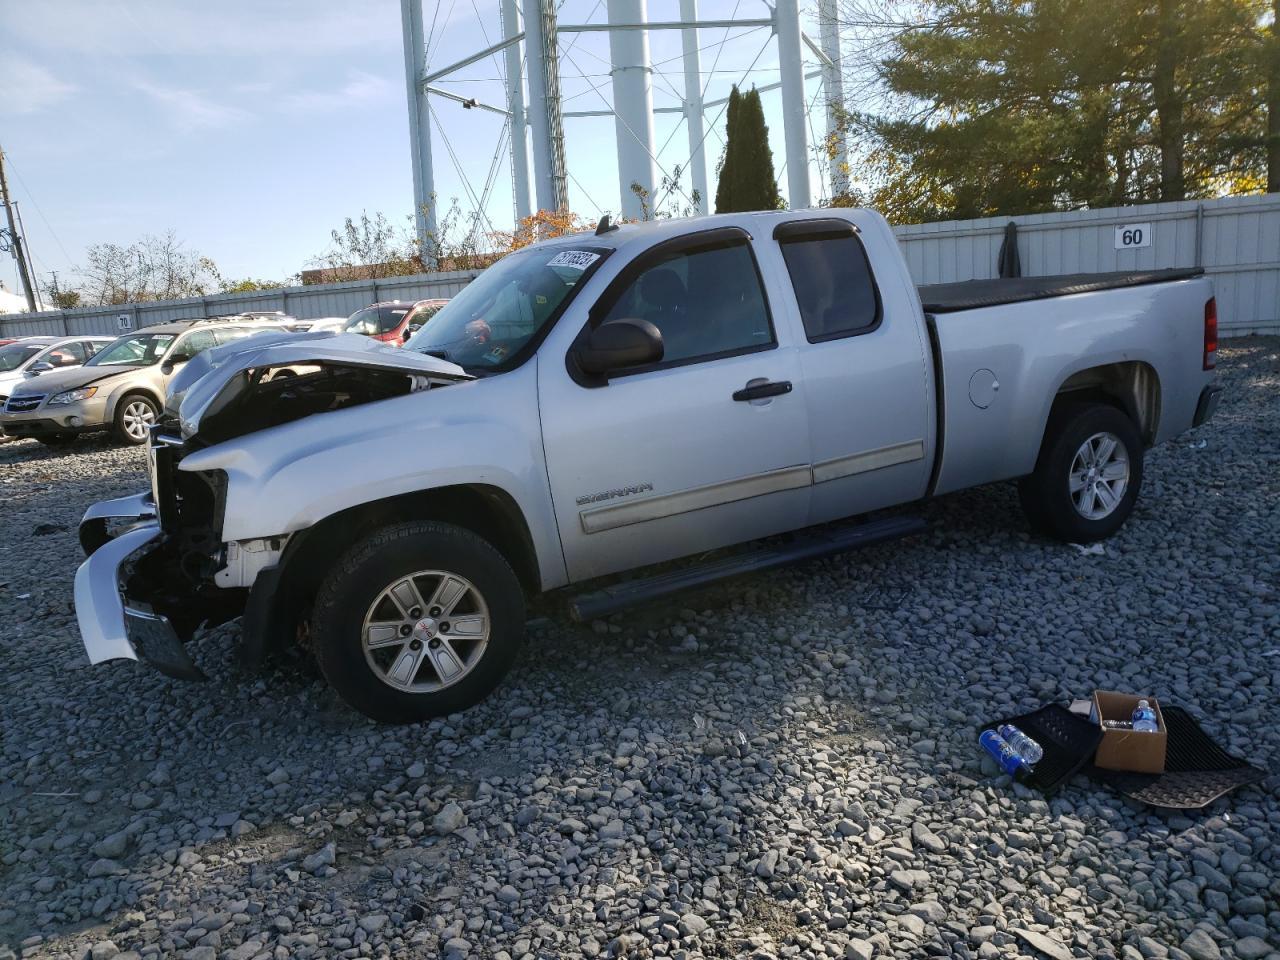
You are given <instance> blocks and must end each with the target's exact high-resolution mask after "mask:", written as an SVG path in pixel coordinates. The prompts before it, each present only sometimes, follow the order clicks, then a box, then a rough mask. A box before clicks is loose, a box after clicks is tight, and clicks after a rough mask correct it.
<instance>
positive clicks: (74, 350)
mask: <svg viewBox="0 0 1280 960" xmlns="http://www.w3.org/2000/svg"><path fill="white" fill-rule="evenodd" d="M88 359H89V357H88V355H87V354H86V353H85V349H84V344H83V343H80V342H79V341H72V342H70V343H60V344H58V345H57V346H56V347H52V348H51V349H50V350H49V352H48V353H46V354H45V355H44V356H43V357H41V358H40V360H43V361H44V362H45V363H51V364H53V365H54V366H55V367H74V366H78V365H79V364H82V363H84V362H85V361H86V360H88Z"/></svg>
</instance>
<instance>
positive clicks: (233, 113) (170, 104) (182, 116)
mask: <svg viewBox="0 0 1280 960" xmlns="http://www.w3.org/2000/svg"><path fill="white" fill-rule="evenodd" d="M133 86H134V88H135V89H137V90H139V91H141V92H142V93H145V94H146V95H147V96H148V97H150V98H151V99H152V100H154V101H155V102H156V103H158V104H160V105H161V106H162V107H163V108H164V109H165V110H166V112H167V113H168V114H169V119H170V121H171V122H172V123H173V125H174V126H175V127H177V128H178V129H179V130H183V131H191V130H202V129H209V128H213V127H225V126H228V125H230V124H232V123H236V122H237V121H240V120H243V119H245V118H246V117H248V116H249V114H248V113H246V112H245V111H244V110H241V109H240V108H239V107H232V106H228V105H226V104H222V103H216V102H215V101H213V100H210V99H209V98H208V97H206V96H205V95H204V94H202V93H200V92H199V91H197V90H185V89H182V88H180V87H162V86H160V85H159V84H155V83H151V82H150V81H145V80H139V81H135V83H134V84H133Z"/></svg>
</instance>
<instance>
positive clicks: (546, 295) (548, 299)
mask: <svg viewBox="0 0 1280 960" xmlns="http://www.w3.org/2000/svg"><path fill="white" fill-rule="evenodd" d="M607 253H608V251H607V250H603V249H599V248H596V249H566V248H565V247H562V246H556V247H550V248H547V247H533V248H531V249H529V250H527V251H521V252H519V253H513V254H510V255H509V256H506V257H504V258H503V259H501V260H499V261H498V262H497V263H495V264H494V265H493V266H492V267H490V268H489V269H488V270H486V271H484V273H482V274H480V276H478V277H476V279H474V280H472V281H471V283H469V284H468V285H467V286H465V287H463V289H462V292H461V293H459V294H458V295H457V296H456V297H454V298H453V299H452V300H450V301H449V302H448V303H447V304H445V305H444V306H443V307H441V308H440V310H439V312H437V313H436V314H435V315H433V316H431V317H429V318H428V319H427V320H426V321H425V322H424V323H423V325H422V329H421V330H419V331H418V332H417V333H415V334H414V335H413V336H412V337H410V338H409V341H408V342H407V343H406V344H405V349H406V350H417V351H418V352H419V353H429V354H433V355H435V356H439V357H443V358H444V359H446V360H450V361H452V362H453V363H456V364H458V365H460V366H462V367H472V368H476V369H478V370H492V369H496V368H499V367H503V366H504V365H505V364H507V363H508V362H509V361H511V360H512V359H513V358H515V357H516V355H517V354H518V353H520V351H521V350H522V349H523V348H524V347H525V346H526V345H527V344H528V343H530V342H531V341H532V340H533V339H534V337H536V336H537V334H538V333H539V332H540V331H541V330H542V328H543V327H544V326H545V325H546V324H547V322H548V321H549V320H551V319H552V318H554V317H555V316H557V315H558V314H559V312H560V310H561V309H562V308H563V307H565V306H567V305H568V303H569V301H570V300H571V299H572V298H573V294H574V291H575V290H576V289H577V288H578V287H579V286H580V285H581V284H582V282H583V281H584V280H585V279H586V278H587V277H588V276H589V275H590V274H591V272H592V271H593V270H595V268H596V267H597V266H598V265H599V262H600V261H601V260H602V259H603V258H604V256H605V255H606V254H607Z"/></svg>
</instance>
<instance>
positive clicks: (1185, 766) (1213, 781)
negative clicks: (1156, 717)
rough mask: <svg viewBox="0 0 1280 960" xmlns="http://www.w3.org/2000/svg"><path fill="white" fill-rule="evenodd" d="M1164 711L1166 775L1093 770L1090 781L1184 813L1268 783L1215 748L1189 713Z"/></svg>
mask: <svg viewBox="0 0 1280 960" xmlns="http://www.w3.org/2000/svg"><path fill="white" fill-rule="evenodd" d="M1161 712H1162V713H1163V714H1164V724H1165V728H1166V729H1167V730H1168V733H1169V739H1168V747H1167V750H1166V753H1165V761H1164V773H1125V772H1122V771H1120V770H1103V769H1101V768H1100V767H1090V769H1089V776H1091V777H1095V778H1096V779H1098V780H1101V781H1103V782H1104V783H1106V784H1108V785H1110V786H1111V787H1113V788H1114V789H1116V790H1119V791H1120V792H1121V793H1123V794H1124V795H1125V796H1126V797H1131V798H1133V799H1134V800H1140V801H1142V802H1143V803H1148V804H1150V805H1151V806H1153V807H1173V808H1177V809H1183V810H1193V809H1197V808H1199V807H1204V806H1207V805H1208V804H1210V803H1212V802H1213V801H1214V800H1217V799H1218V797H1220V796H1222V795H1223V794H1224V793H1229V792H1230V791H1232V790H1235V789H1236V788H1237V787H1243V786H1245V785H1246V784H1250V783H1257V782H1258V781H1259V780H1263V779H1265V778H1266V776H1267V771H1265V770H1262V769H1260V768H1258V767H1255V766H1253V765H1252V764H1250V763H1249V762H1248V761H1247V760H1242V759H1241V758H1240V757H1235V756H1232V755H1231V754H1229V753H1227V752H1226V751H1225V750H1223V749H1222V748H1221V747H1220V746H1218V745H1217V744H1216V743H1214V742H1213V740H1211V739H1210V738H1209V735H1208V734H1207V733H1205V732H1204V730H1203V729H1201V727H1200V724H1198V723H1197V722H1196V719H1195V717H1193V716H1191V714H1189V713H1187V711H1186V710H1183V709H1182V708H1181V707H1169V706H1162V707H1161Z"/></svg>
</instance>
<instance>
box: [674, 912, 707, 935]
mask: <svg viewBox="0 0 1280 960" xmlns="http://www.w3.org/2000/svg"><path fill="white" fill-rule="evenodd" d="M706 929H707V921H705V920H703V919H702V918H701V917H700V916H698V915H697V914H696V913H686V914H685V915H684V916H683V917H681V918H680V933H681V935H683V936H686V937H696V936H699V935H700V934H702V933H704V932H706Z"/></svg>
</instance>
